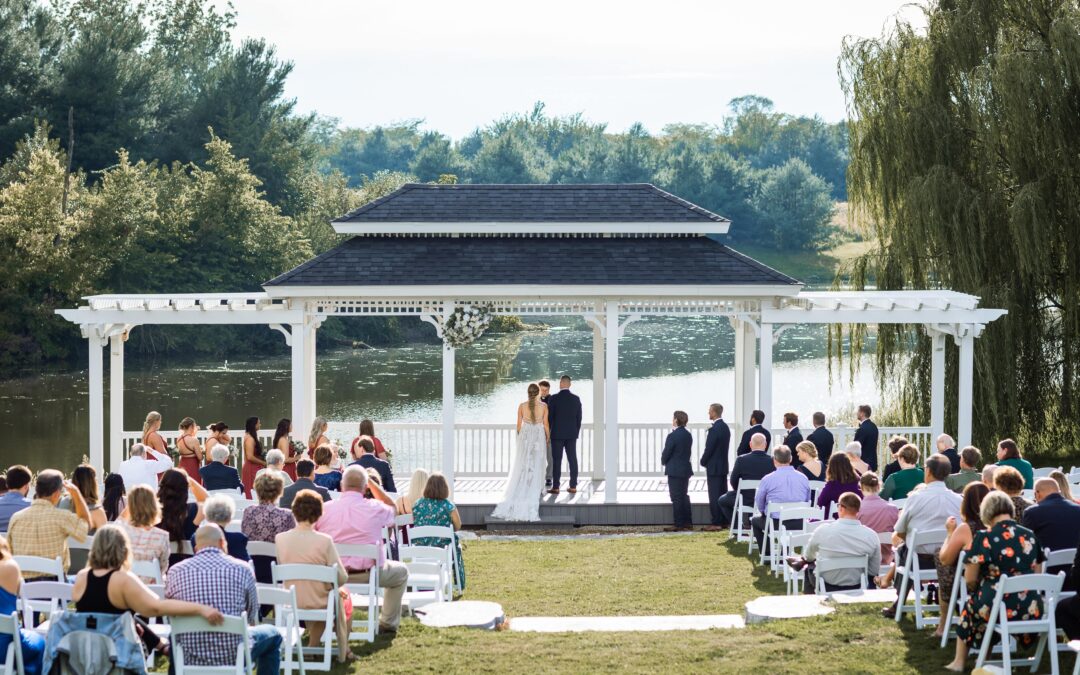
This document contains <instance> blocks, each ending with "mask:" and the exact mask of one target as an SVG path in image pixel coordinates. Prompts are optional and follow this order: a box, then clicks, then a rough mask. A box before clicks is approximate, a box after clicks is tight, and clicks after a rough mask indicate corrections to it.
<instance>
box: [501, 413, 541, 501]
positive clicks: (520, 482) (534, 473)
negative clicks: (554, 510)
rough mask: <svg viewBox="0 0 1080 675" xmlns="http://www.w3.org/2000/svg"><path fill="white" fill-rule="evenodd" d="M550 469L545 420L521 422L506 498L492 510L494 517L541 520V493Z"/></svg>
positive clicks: (504, 495)
mask: <svg viewBox="0 0 1080 675" xmlns="http://www.w3.org/2000/svg"><path fill="white" fill-rule="evenodd" d="M546 470H547V435H546V434H545V433H544V423H543V422H537V423H535V424H534V423H531V422H528V421H526V420H522V422H521V433H519V434H518V436H517V450H516V452H515V454H514V461H513V463H512V464H511V465H510V476H509V477H508V478H507V481H506V492H504V493H503V499H502V501H501V502H499V504H498V505H497V506H496V507H495V510H494V511H492V512H491V515H492V517H494V518H499V519H502V520H513V521H537V520H540V496H541V494H542V493H543V491H544V473H545V471H546Z"/></svg>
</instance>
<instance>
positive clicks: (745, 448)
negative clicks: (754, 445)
mask: <svg viewBox="0 0 1080 675" xmlns="http://www.w3.org/2000/svg"><path fill="white" fill-rule="evenodd" d="M754 434H764V435H765V447H766V449H767V448H768V447H769V445H770V444H771V443H772V434H771V433H769V430H768V429H766V428H765V427H763V426H761V425H760V424H755V425H754V426H752V427H750V428H749V429H747V430H746V431H744V432H743V434H742V438H741V439H740V440H739V447H738V448H737V449H736V450H735V456H736V458H738V457H741V456H743V455H745V454H746V453H748V452H750V437H751V436H753V435H754ZM736 461H737V459H736Z"/></svg>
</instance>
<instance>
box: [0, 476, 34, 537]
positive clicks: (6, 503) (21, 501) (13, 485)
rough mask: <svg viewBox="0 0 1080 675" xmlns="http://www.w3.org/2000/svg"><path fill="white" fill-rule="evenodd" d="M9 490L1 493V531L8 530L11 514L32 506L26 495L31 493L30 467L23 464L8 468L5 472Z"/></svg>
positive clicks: (31, 477) (31, 478)
mask: <svg viewBox="0 0 1080 675" xmlns="http://www.w3.org/2000/svg"><path fill="white" fill-rule="evenodd" d="M4 479H5V480H6V482H7V486H8V491H7V492H5V493H4V494H2V495H0V532H7V530H8V523H9V522H10V520H11V516H13V515H15V514H16V513H18V512H19V511H22V510H23V509H26V508H29V507H30V500H29V499H27V498H26V495H28V494H29V493H30V481H31V480H33V475H32V474H31V473H30V469H28V468H26V467H25V466H23V465H21V464H16V465H15V466H12V467H10V468H8V470H7V473H5V474H4Z"/></svg>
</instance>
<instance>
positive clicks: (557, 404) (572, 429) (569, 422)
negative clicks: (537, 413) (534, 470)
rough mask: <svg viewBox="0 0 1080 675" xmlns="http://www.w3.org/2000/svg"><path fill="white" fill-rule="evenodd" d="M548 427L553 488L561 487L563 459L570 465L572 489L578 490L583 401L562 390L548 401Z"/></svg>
mask: <svg viewBox="0 0 1080 675" xmlns="http://www.w3.org/2000/svg"><path fill="white" fill-rule="evenodd" d="M548 426H550V427H551V486H552V487H553V488H555V489H558V487H559V481H560V480H561V478H562V458H563V453H564V452H565V453H566V463H567V464H569V465H570V487H571V488H572V489H576V488H577V479H578V461H577V439H578V436H579V435H580V434H581V399H580V398H578V397H577V396H576V395H574V394H572V393H571V392H570V390H569V389H561V390H559V393H557V394H552V395H551V398H549V399H548Z"/></svg>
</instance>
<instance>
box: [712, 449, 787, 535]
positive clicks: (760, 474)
mask: <svg viewBox="0 0 1080 675" xmlns="http://www.w3.org/2000/svg"><path fill="white" fill-rule="evenodd" d="M775 470H776V465H775V464H773V460H772V457H771V456H770V455H769V453H767V452H765V451H764V450H752V451H750V452H749V453H747V454H745V455H743V456H742V457H736V458H735V466H733V467H732V468H731V487H732V489H731V490H729V491H728V492H727V494H725V495H724V496H723V497H721V498H720V513H721V517H722V518H723V521H724V522H723V525H725V526H726V525H728V524H730V523H731V515H732V514H733V513H734V512H735V497H736V490H737V489H738V487H739V481H741V480H761V479H762V478H764V477H765V476H767V475H769V474H770V473H772V472H773V471H775ZM753 501H754V493H753V492H752V491H750V490H744V491H743V503H744V504H752V503H753Z"/></svg>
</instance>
